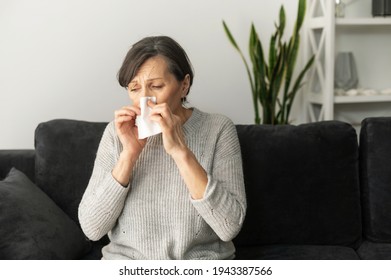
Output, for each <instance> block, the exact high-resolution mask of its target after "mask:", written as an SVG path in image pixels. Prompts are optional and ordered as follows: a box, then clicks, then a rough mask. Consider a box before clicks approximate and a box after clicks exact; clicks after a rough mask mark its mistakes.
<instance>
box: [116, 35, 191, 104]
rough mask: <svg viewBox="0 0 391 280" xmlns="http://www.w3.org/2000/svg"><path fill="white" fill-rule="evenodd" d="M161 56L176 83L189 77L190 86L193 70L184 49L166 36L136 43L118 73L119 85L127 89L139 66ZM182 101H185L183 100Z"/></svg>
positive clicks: (147, 38) (148, 38)
mask: <svg viewBox="0 0 391 280" xmlns="http://www.w3.org/2000/svg"><path fill="white" fill-rule="evenodd" d="M157 55H161V56H162V57H164V58H165V59H166V62H167V65H168V69H169V71H170V72H171V73H172V74H173V75H174V76H175V78H176V79H177V80H178V81H183V80H184V79H185V76H186V75H187V74H189V76H190V86H189V90H188V91H187V93H186V95H187V94H188V93H189V91H190V87H191V85H192V84H193V78H194V73H193V68H192V65H191V62H190V60H189V58H188V56H187V54H186V52H185V51H184V49H183V48H182V47H181V46H180V45H179V44H178V43H177V42H176V41H175V40H173V39H172V38H170V37H167V36H152V37H146V38H144V39H142V40H140V41H138V42H137V43H135V44H134V45H133V46H132V48H131V49H130V50H129V52H128V53H127V55H126V57H125V59H124V62H123V63H122V66H121V68H120V70H119V71H118V82H119V84H120V85H121V86H122V87H124V88H127V87H128V85H129V83H130V82H131V81H132V80H133V78H134V76H135V75H136V74H137V71H138V70H139V68H140V66H141V65H142V64H143V63H144V62H145V61H146V60H147V59H149V58H151V57H154V56H157ZM183 101H186V99H185V98H184V100H183Z"/></svg>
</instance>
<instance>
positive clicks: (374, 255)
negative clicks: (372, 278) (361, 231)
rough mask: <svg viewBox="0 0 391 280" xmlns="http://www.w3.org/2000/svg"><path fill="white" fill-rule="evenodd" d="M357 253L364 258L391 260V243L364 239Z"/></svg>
mask: <svg viewBox="0 0 391 280" xmlns="http://www.w3.org/2000/svg"><path fill="white" fill-rule="evenodd" d="M357 253H358V255H359V256H360V258H361V259H363V260H391V244H390V243H375V242H370V241H364V242H363V243H362V244H361V246H360V248H358V250H357Z"/></svg>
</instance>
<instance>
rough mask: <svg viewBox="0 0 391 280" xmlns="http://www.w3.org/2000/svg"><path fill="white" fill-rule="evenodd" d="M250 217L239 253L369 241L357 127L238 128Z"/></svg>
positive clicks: (324, 124)
mask: <svg viewBox="0 0 391 280" xmlns="http://www.w3.org/2000/svg"><path fill="white" fill-rule="evenodd" d="M237 131H238V135H239V141H240V146H241V150H242V157H243V172H244V180H245V186H246V194H247V203H248V210H247V214H246V219H245V221H244V225H243V228H242V230H241V232H240V233H239V235H238V236H237V238H235V240H234V242H235V244H236V245H237V246H246V245H267V244H312V245H315V244H320V245H343V246H352V247H357V246H358V244H359V241H360V239H361V212H360V211H361V209H360V192H359V181H358V147H357V146H358V143H357V135H356V132H355V130H354V129H353V127H352V126H350V125H348V124H346V123H342V122H338V121H327V122H318V123H311V124H303V125H299V126H293V125H278V126H271V125H238V126H237Z"/></svg>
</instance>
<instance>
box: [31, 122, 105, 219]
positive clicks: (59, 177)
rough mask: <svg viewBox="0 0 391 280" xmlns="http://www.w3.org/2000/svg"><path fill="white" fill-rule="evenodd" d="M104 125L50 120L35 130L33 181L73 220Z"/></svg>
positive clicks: (90, 171) (75, 217)
mask: <svg viewBox="0 0 391 280" xmlns="http://www.w3.org/2000/svg"><path fill="white" fill-rule="evenodd" d="M106 125H107V123H94V122H85V121H76V120H52V121H48V122H44V123H41V124H39V125H38V127H37V129H36V131H35V149H36V157H35V182H36V184H37V185H38V186H39V187H40V188H41V189H42V190H44V191H45V193H46V194H47V195H49V197H51V198H52V199H53V200H54V202H56V203H57V205H58V206H60V207H61V208H62V209H63V210H64V212H65V213H67V214H68V215H69V216H70V217H71V218H72V219H73V220H74V221H76V222H77V223H79V221H78V207H79V203H80V200H81V198H82V196H83V193H84V191H85V188H86V187H87V184H88V181H89V178H90V176H91V173H92V169H93V165H94V160H95V156H96V151H97V149H98V145H99V142H100V139H101V137H102V134H103V131H104V129H105V127H106Z"/></svg>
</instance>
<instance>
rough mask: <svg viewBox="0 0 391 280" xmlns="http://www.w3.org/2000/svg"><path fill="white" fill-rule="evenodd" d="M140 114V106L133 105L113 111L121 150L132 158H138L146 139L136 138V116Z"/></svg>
mask: <svg viewBox="0 0 391 280" xmlns="http://www.w3.org/2000/svg"><path fill="white" fill-rule="evenodd" d="M140 114H141V111H140V108H138V107H135V106H125V107H122V108H121V109H119V110H117V111H115V113H114V116H115V120H114V122H115V129H116V132H117V135H118V138H119V139H120V141H121V144H122V147H123V152H124V153H126V154H128V155H130V156H132V157H133V159H136V158H138V156H139V155H140V153H141V151H142V150H143V148H144V147H145V144H146V139H142V140H140V139H138V129H137V126H136V117H137V116H138V115H140Z"/></svg>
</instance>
